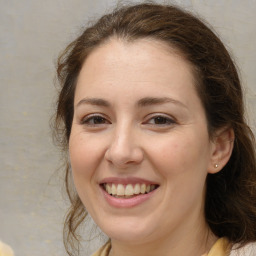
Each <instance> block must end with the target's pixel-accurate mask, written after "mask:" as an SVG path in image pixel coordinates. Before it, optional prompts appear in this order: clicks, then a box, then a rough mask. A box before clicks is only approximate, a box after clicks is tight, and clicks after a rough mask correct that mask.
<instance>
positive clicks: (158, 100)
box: [137, 97, 187, 108]
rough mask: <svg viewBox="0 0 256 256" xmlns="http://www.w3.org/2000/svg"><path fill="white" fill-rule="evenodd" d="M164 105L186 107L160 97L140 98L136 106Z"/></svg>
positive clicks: (173, 100) (170, 99) (175, 101)
mask: <svg viewBox="0 0 256 256" xmlns="http://www.w3.org/2000/svg"><path fill="white" fill-rule="evenodd" d="M164 103H173V104H177V105H180V106H182V107H185V108H187V107H186V105H185V104H183V103H182V102H180V101H178V100H175V99H172V98H169V97H161V98H156V97H145V98H142V99H140V100H139V101H138V103H137V105H138V106H139V107H146V106H150V105H158V104H164Z"/></svg>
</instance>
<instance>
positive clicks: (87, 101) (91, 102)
mask: <svg viewBox="0 0 256 256" xmlns="http://www.w3.org/2000/svg"><path fill="white" fill-rule="evenodd" d="M83 104H89V105H94V106H102V107H109V106H110V103H109V102H108V101H106V100H103V99H99V98H84V99H82V100H80V101H79V102H78V103H77V104H76V107H79V106H81V105H83Z"/></svg>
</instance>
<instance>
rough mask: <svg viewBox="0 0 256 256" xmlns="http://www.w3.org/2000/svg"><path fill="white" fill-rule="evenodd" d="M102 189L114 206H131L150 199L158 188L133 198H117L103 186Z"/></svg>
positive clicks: (105, 196)
mask: <svg viewBox="0 0 256 256" xmlns="http://www.w3.org/2000/svg"><path fill="white" fill-rule="evenodd" d="M101 190H102V192H103V196H104V198H105V199H106V201H107V202H108V203H109V204H110V205H111V206H114V207H116V208H131V207H135V206H137V205H140V204H142V203H144V202H145V201H147V200H149V199H150V198H151V197H152V196H153V195H154V194H155V191H156V190H157V189H155V190H153V191H152V192H150V193H148V194H141V195H137V196H134V197H131V198H116V197H113V196H111V195H110V194H108V193H107V192H106V191H105V190H104V189H103V188H101Z"/></svg>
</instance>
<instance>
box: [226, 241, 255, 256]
mask: <svg viewBox="0 0 256 256" xmlns="http://www.w3.org/2000/svg"><path fill="white" fill-rule="evenodd" d="M255 255H256V242H253V243H249V244H247V245H245V246H243V247H241V248H238V245H234V246H233V247H232V250H231V253H230V256H255Z"/></svg>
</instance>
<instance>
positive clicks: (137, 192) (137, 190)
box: [134, 184, 140, 195]
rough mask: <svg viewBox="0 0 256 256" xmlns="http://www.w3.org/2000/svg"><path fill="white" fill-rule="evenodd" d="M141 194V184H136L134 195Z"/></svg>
mask: <svg viewBox="0 0 256 256" xmlns="http://www.w3.org/2000/svg"><path fill="white" fill-rule="evenodd" d="M139 193H140V184H136V185H135V187H134V194H135V195H138V194H139Z"/></svg>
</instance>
